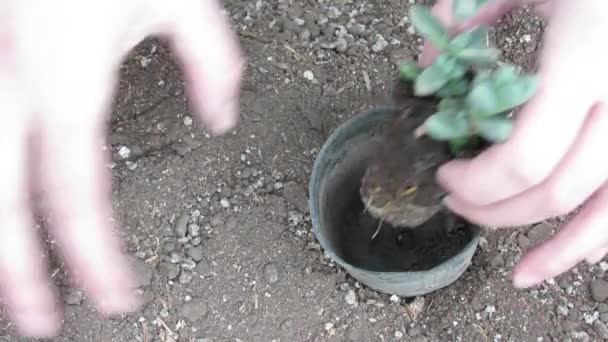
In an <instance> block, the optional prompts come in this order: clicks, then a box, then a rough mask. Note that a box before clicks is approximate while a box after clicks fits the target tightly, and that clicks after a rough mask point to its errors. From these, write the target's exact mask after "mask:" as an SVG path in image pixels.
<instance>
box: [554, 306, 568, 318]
mask: <svg viewBox="0 0 608 342" xmlns="http://www.w3.org/2000/svg"><path fill="white" fill-rule="evenodd" d="M569 312H570V310H568V307H567V306H565V305H558V306H557V314H558V315H560V316H568V313H569Z"/></svg>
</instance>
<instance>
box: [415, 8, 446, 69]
mask: <svg viewBox="0 0 608 342" xmlns="http://www.w3.org/2000/svg"><path fill="white" fill-rule="evenodd" d="M431 12H432V13H433V15H434V16H435V17H436V18H437V19H439V21H440V22H441V23H442V24H443V25H444V26H445V27H448V28H451V27H452V25H453V22H452V19H453V18H452V0H439V1H437V3H436V4H435V5H434V6H433V7H432V9H431ZM438 54H439V49H438V48H437V47H435V46H434V45H433V44H431V43H430V42H429V41H428V40H426V39H425V40H424V43H423V45H422V53H421V54H420V56H419V60H418V63H419V64H420V65H421V66H428V65H430V64H431V63H433V61H434V60H435V58H436V57H437V55H438Z"/></svg>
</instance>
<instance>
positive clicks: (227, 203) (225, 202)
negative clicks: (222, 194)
mask: <svg viewBox="0 0 608 342" xmlns="http://www.w3.org/2000/svg"><path fill="white" fill-rule="evenodd" d="M220 205H221V206H222V208H230V201H228V199H227V198H222V199H221V200H220Z"/></svg>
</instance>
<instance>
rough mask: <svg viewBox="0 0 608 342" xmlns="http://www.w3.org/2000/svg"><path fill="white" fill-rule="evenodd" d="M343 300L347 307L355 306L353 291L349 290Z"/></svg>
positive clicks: (355, 296) (355, 297) (355, 299)
mask: <svg viewBox="0 0 608 342" xmlns="http://www.w3.org/2000/svg"><path fill="white" fill-rule="evenodd" d="M344 300H345V301H346V303H347V304H348V305H357V294H356V293H355V291H354V290H352V289H350V290H348V291H346V296H344Z"/></svg>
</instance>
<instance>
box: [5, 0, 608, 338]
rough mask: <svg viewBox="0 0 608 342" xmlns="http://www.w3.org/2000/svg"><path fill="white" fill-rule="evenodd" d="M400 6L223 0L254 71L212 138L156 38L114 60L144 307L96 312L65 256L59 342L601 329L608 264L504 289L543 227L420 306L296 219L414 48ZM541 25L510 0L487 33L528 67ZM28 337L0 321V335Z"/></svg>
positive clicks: (496, 238) (586, 334) (120, 142)
mask: <svg viewBox="0 0 608 342" xmlns="http://www.w3.org/2000/svg"><path fill="white" fill-rule="evenodd" d="M410 2H412V1H410ZM407 6H409V3H408V1H396V0H390V1H389V0H387V1H357V0H325V1H305V0H270V1H269V0H257V1H240V0H228V1H227V2H226V7H227V10H228V12H229V14H230V16H231V18H232V19H233V22H234V24H235V30H237V31H238V32H239V33H240V38H241V43H242V45H243V47H244V49H245V51H246V54H247V56H248V71H247V74H246V76H245V78H244V82H243V94H242V115H243V122H242V124H241V125H240V127H238V129H236V130H235V132H234V134H228V135H227V136H224V137H219V138H213V137H209V136H207V135H206V134H205V132H204V130H202V129H200V128H199V126H198V122H197V120H196V119H194V120H193V121H192V120H191V119H192V117H193V115H192V112H191V110H190V109H189V108H188V106H187V104H186V100H185V97H184V90H183V83H182V82H181V81H180V79H181V77H180V74H179V72H178V69H177V68H176V67H175V65H174V64H173V62H172V59H171V56H170V54H169V52H168V50H167V49H166V48H165V47H164V46H163V45H161V44H160V43H159V42H157V41H147V42H145V43H143V44H142V45H141V46H140V47H139V48H138V49H137V50H136V51H134V52H133V55H132V56H130V57H129V59H128V60H127V61H126V62H125V65H124V68H123V70H122V79H121V82H120V86H119V93H118V96H117V98H116V106H115V108H114V112H113V118H112V125H111V132H110V135H109V136H110V141H109V143H111V150H112V151H113V160H114V162H115V165H114V167H113V184H114V206H115V209H116V213H117V219H119V220H120V221H121V222H122V224H123V226H122V227H123V229H122V236H123V238H124V241H125V242H126V246H127V247H126V248H127V249H128V252H129V253H130V254H131V255H132V256H133V258H134V259H133V260H134V265H135V267H136V269H137V270H138V272H139V275H140V283H141V289H142V291H143V296H144V298H146V302H147V304H146V305H145V307H144V308H143V309H142V310H141V311H140V312H137V313H134V314H132V315H128V316H125V317H116V318H112V319H105V318H101V317H100V316H98V314H97V313H96V311H95V310H94V309H93V308H92V307H91V306H90V305H89V302H88V301H87V299H86V298H82V293H81V292H79V291H78V290H77V289H72V288H70V286H69V278H68V277H67V276H66V275H65V274H64V270H63V268H62V267H61V265H59V266H58V267H57V269H56V272H54V275H55V277H54V279H55V280H56V283H57V284H58V285H59V286H61V288H62V289H63V292H64V294H65V296H64V300H65V302H66V316H65V317H66V318H65V325H64V329H63V331H62V333H61V336H59V337H57V338H55V339H53V341H127V342H132V341H199V342H202V341H205V342H209V341H214V342H219V341H268V342H270V341H399V340H403V341H405V340H407V341H493V340H494V341H570V340H571V341H593V340H601V339H602V338H604V339H606V338H608V328H607V327H606V325H605V324H604V323H603V322H604V321H606V322H608V313H604V312H608V305H606V304H604V303H600V302H599V301H602V300H605V299H606V298H607V297H608V293H606V290H607V289H608V285H605V283H603V282H601V281H600V280H597V279H602V278H606V277H607V276H606V274H605V273H604V272H605V270H606V269H607V268H608V264H601V266H604V267H601V266H600V265H597V266H591V267H590V266H587V265H580V266H579V267H578V268H577V269H575V270H573V271H572V272H569V273H567V274H565V275H563V276H561V277H559V278H557V279H555V280H554V281H550V282H546V283H544V284H542V285H541V286H539V287H537V288H534V289H531V290H525V291H519V290H516V289H514V288H513V287H512V285H511V283H510V280H509V271H510V270H511V268H512V266H513V265H514V263H515V262H516V261H517V260H518V258H519V257H520V256H521V255H522V251H524V250H525V249H527V248H529V246H530V245H531V244H533V243H536V242H538V241H540V240H542V239H543V238H546V237H547V236H548V235H549V234H551V233H552V230H553V228H554V227H553V226H552V224H549V223H547V224H543V225H540V226H537V227H534V228H532V229H531V230H527V229H526V230H524V229H521V230H509V231H501V232H493V233H485V235H484V239H483V241H482V242H483V243H482V244H481V247H480V248H479V250H478V253H477V254H476V255H475V258H474V263H473V265H472V266H471V267H470V268H469V269H468V270H467V272H466V273H465V274H464V275H463V277H462V278H460V279H459V280H458V281H457V282H456V283H455V284H453V285H452V286H450V287H449V288H446V289H443V290H440V291H437V292H435V293H432V294H430V295H427V296H425V297H424V302H425V305H424V307H423V311H422V312H421V313H420V314H419V315H417V317H415V319H414V317H410V316H409V315H408V311H407V309H406V307H407V304H406V301H405V299H401V300H398V301H397V302H394V301H391V300H390V299H389V298H390V297H389V296H387V295H379V294H377V293H375V292H373V291H370V290H368V289H366V288H364V287H362V286H360V285H359V284H357V283H356V282H355V281H353V280H352V279H351V278H350V277H348V276H347V275H345V274H344V272H343V271H342V270H340V269H338V268H336V267H335V266H334V265H333V263H332V262H331V261H330V260H327V259H325V258H324V257H323V254H322V252H321V251H320V248H319V245H318V244H317V243H316V242H315V240H314V238H313V237H312V235H311V232H310V222H309V219H308V217H307V202H306V198H307V197H306V196H307V192H306V187H307V182H308V176H309V174H310V170H311V165H312V162H313V160H314V157H315V155H316V153H317V152H318V150H319V148H320V146H321V144H322V143H323V141H324V139H325V138H326V137H327V135H328V134H329V133H330V132H331V130H332V129H334V128H335V127H336V126H337V125H338V124H339V123H341V122H343V121H344V120H346V119H347V118H348V117H350V116H352V115H354V114H356V113H358V112H361V111H364V110H367V109H370V108H372V107H374V106H376V105H378V104H382V103H385V102H386V100H387V98H386V97H387V93H386V92H387V90H388V88H389V86H390V84H392V83H391V82H392V80H393V77H394V75H395V69H394V65H393V62H396V61H398V60H399V59H400V58H403V57H409V56H412V55H415V54H416V53H417V52H416V49H417V48H418V46H419V45H420V42H419V41H418V40H417V37H416V36H415V35H414V34H413V32H412V30H411V29H410V28H409V27H410V25H409V23H408V21H407V19H405V18H404V15H405V13H406V9H407ZM540 35H541V23H540V21H539V20H538V19H536V18H534V17H533V16H532V15H531V14H530V13H528V12H525V11H518V12H517V13H516V14H515V15H513V16H509V17H507V18H505V20H503V21H502V22H501V23H500V24H499V25H498V26H497V33H496V37H493V41H494V42H495V43H496V44H497V45H498V46H499V47H501V48H502V49H503V50H504V51H505V55H506V56H507V57H508V58H510V59H512V60H514V61H516V62H518V63H520V64H522V65H532V63H533V60H534V53H535V52H536V51H537V50H538V49H539V48H540V47H539V46H538V44H539V41H540ZM339 37H340V38H339ZM311 75H312V76H311ZM119 151H120V152H121V153H119ZM127 151H130V154H128V157H127V153H125V152H127ZM125 157H127V158H125ZM52 271H53V270H52ZM590 284H593V286H591V285H590ZM591 288H593V289H594V291H593V295H592V291H591V290H590V289H591ZM393 299H396V298H393ZM25 340H26V339H21V338H19V337H18V336H16V335H15V334H14V329H13V326H12V325H11V324H10V322H9V321H8V320H7V319H6V318H3V319H2V321H1V330H0V341H25Z"/></svg>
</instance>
